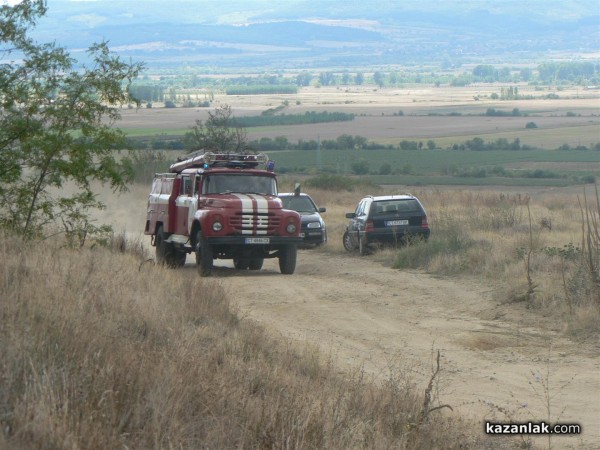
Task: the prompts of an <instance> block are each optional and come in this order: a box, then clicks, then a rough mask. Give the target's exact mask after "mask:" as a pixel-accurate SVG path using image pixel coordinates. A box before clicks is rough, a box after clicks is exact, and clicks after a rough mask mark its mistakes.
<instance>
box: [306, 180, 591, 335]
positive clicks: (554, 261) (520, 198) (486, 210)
mask: <svg viewBox="0 0 600 450" xmlns="http://www.w3.org/2000/svg"><path fill="white" fill-rule="evenodd" d="M411 191H412V193H413V194H414V195H416V196H417V197H418V198H419V199H420V200H421V201H422V202H423V204H424V205H425V208H426V209H427V212H428V215H429V222H430V225H431V227H432V236H431V239H430V240H429V242H428V243H426V244H424V245H414V246H410V247H405V248H400V249H398V250H390V249H385V250H383V251H379V252H376V253H375V254H374V255H373V256H372V258H375V259H377V260H379V261H381V262H382V263H384V264H386V265H395V266H396V267H398V268H413V269H423V270H425V271H427V272H429V273H434V274H438V275H445V276H453V277H457V276H464V277H475V278H477V280H479V281H483V282H485V283H488V284H489V285H490V286H492V287H493V288H494V289H495V296H496V299H497V300H498V301H499V302H503V303H511V302H527V306H528V307H529V308H531V309H534V310H538V311H539V313H540V316H543V317H547V318H550V319H551V322H552V323H553V324H552V325H551V326H552V327H553V328H556V329H562V330H563V331H567V332H568V333H570V334H571V335H572V336H574V337H577V338H583V339H585V338H592V339H594V338H595V337H596V336H597V330H598V329H600V302H599V301H598V299H599V298H600V290H599V287H598V284H597V281H596V282H595V281H594V277H593V276H592V273H591V272H590V270H589V266H590V264H591V263H590V262H589V252H584V251H582V249H583V248H584V245H583V241H582V239H583V238H586V242H587V237H586V236H587V235H588V231H587V230H588V225H586V228H585V230H584V231H585V233H583V232H582V220H583V219H582V210H581V207H580V203H579V201H580V200H581V201H582V202H583V188H581V191H577V192H576V191H574V190H573V189H571V190H554V191H552V192H551V193H538V194H531V195H530V194H526V193H519V192H512V193H510V192H509V193H505V192H500V191H495V190H488V191H484V190H481V191H475V190H468V191H467V190H458V189H445V190H441V189H437V188H420V189H416V190H415V189H411ZM402 192H405V190H402V189H394V190H391V189H381V190H380V191H378V192H371V194H385V193H402ZM309 193H310V194H311V195H312V196H313V198H315V200H316V201H317V203H318V204H319V206H326V207H327V212H326V213H325V215H324V217H325V220H326V222H327V227H328V236H329V243H328V244H327V246H326V247H325V248H324V249H323V250H322V251H332V252H344V249H343V246H342V243H341V242H342V241H341V239H342V234H343V232H344V230H345V227H346V224H347V222H348V220H347V219H345V217H344V213H345V212H351V211H353V210H354V208H355V206H356V204H357V203H358V201H359V200H360V198H361V197H362V196H363V193H360V192H343V193H335V194H332V193H330V192H324V191H323V192H321V191H312V190H311V191H310V192H309ZM364 194H366V193H364ZM587 200H588V207H589V209H590V212H589V213H588V216H589V214H592V216H590V217H592V218H593V217H598V211H596V208H597V202H596V198H595V197H594V190H593V189H591V190H590V189H589V187H588V192H587ZM528 205H529V210H530V212H531V229H530V226H529V214H528V211H527V208H528ZM594 214H595V216H594ZM596 220H597V219H596ZM588 222H590V223H591V227H592V230H591V232H592V233H593V232H594V230H593V227H594V225H593V222H592V221H591V219H589V220H588ZM595 233H596V235H597V234H598V230H597V225H596V230H595ZM596 239H597V238H596ZM588 246H589V245H588ZM596 246H597V244H596ZM529 250H531V254H530V261H529V271H530V276H531V280H532V284H533V285H535V289H534V292H533V295H529V296H528V295H527V291H528V289H529V286H528V280H527V277H526V272H527V265H526V256H527V253H529ZM595 252H596V253H595V258H596V267H598V264H600V262H599V261H598V251H597V250H595ZM596 280H597V278H596Z"/></svg>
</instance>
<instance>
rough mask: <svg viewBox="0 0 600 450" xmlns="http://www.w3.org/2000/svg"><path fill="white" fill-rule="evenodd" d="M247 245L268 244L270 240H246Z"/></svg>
mask: <svg viewBox="0 0 600 450" xmlns="http://www.w3.org/2000/svg"><path fill="white" fill-rule="evenodd" d="M244 242H245V243H246V244H268V243H269V242H270V240H269V238H246V240H245V241H244Z"/></svg>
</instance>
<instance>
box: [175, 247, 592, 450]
mask: <svg viewBox="0 0 600 450" xmlns="http://www.w3.org/2000/svg"><path fill="white" fill-rule="evenodd" d="M191 261H192V258H191V257H190V258H189V259H188V265H187V266H186V268H185V269H184V270H190V271H195V268H194V265H193V264H192V262H191ZM216 264H217V266H218V267H217V269H216V270H215V272H214V277H213V278H214V280H215V281H217V282H219V283H221V284H222V285H223V286H224V287H225V288H226V290H227V291H228V292H229V293H230V295H231V298H233V299H235V303H236V304H237V305H238V306H239V308H240V312H241V314H242V315H247V316H249V317H250V318H252V319H255V320H257V321H259V322H261V323H263V324H264V325H265V326H266V327H267V328H268V329H271V330H273V331H274V332H275V333H280V334H281V335H282V336H284V337H287V338H292V339H294V340H298V341H301V342H302V341H303V342H309V343H313V344H317V345H318V346H319V347H320V348H321V349H322V350H323V352H324V353H325V354H326V355H330V356H331V358H333V360H334V361H336V362H337V364H338V365H339V366H340V367H341V368H344V367H346V368H357V367H364V370H365V371H366V372H367V373H369V374H372V375H374V376H376V377H377V378H379V379H382V378H384V377H388V376H389V373H390V372H389V370H390V368H394V370H396V372H397V373H398V372H406V371H407V370H408V371H409V375H410V377H411V378H413V379H414V380H415V381H416V382H418V383H421V384H422V388H423V389H424V388H425V386H426V384H427V382H428V381H429V378H430V377H431V373H432V365H433V364H434V357H433V355H434V354H435V353H436V352H437V351H438V350H439V351H440V353H441V368H442V371H441V373H440V382H439V385H438V388H439V401H440V402H441V403H445V404H449V405H451V406H452V407H453V409H454V411H455V412H459V413H461V414H462V415H464V416H466V417H471V418H474V419H476V420H478V421H480V422H481V423H482V426H483V418H484V417H487V418H491V417H493V416H495V417H496V418H497V419H498V420H501V421H504V422H507V421H528V420H530V421H541V420H545V421H546V422H556V421H560V422H576V423H580V424H582V425H583V427H584V428H583V429H584V434H583V435H582V436H580V437H571V438H562V439H559V438H556V437H553V438H552V442H553V445H554V446H556V445H558V446H559V447H561V448H564V447H571V446H572V447H573V448H600V358H598V355H599V352H598V347H597V346H596V345H594V344H593V345H588V346H587V347H586V346H581V345H577V344H575V343H573V342H572V341H569V340H567V339H565V338H563V337H561V336H560V335H559V334H558V333H552V332H548V331H542V329H541V328H537V327H536V326H535V323H536V319H535V315H534V314H532V313H529V312H528V311H527V310H525V309H524V308H522V307H521V306H515V305H513V306H507V305H499V304H497V303H495V302H494V301H493V300H492V299H491V292H490V290H489V287H488V288H486V287H485V286H480V285H477V284H476V283H474V282H465V281H462V280H461V281H460V282H457V281H454V280H452V279H440V278H435V277H432V276H429V275H427V274H423V273H419V272H409V271H398V270H395V269H392V268H388V267H384V266H383V265H382V264H381V263H380V262H377V261H375V260H374V259H373V258H371V257H366V258H363V257H359V256H348V255H344V254H335V253H330V252H325V251H320V250H303V251H300V252H299V257H298V265H297V270H296V273H295V274H294V275H291V276H284V275H280V274H279V270H278V267H277V263H276V260H267V261H265V267H264V268H263V270H261V271H258V272H251V271H245V272H240V271H235V270H233V269H232V268H231V265H230V264H229V263H228V262H226V261H217V263H216ZM526 324H529V325H526ZM544 386H548V390H547V392H548V395H550V396H551V401H550V411H549V412H548V406H547V405H548V403H547V401H546V393H545V392H546V391H545V387H544ZM499 408H503V409H504V410H506V411H507V413H506V414H504V413H501V412H500V410H499ZM540 444H542V445H546V444H547V441H546V438H544V440H543V441H540Z"/></svg>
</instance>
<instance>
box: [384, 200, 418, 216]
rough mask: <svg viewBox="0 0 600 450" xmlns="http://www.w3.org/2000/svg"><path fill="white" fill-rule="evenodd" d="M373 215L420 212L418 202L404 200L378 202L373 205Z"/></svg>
mask: <svg viewBox="0 0 600 450" xmlns="http://www.w3.org/2000/svg"><path fill="white" fill-rule="evenodd" d="M374 208H375V209H374V213H375V214H386V213H395V212H400V213H405V212H421V206H420V205H419V202H418V201H417V200H414V199H406V200H395V199H394V200H379V201H377V202H375V203H374Z"/></svg>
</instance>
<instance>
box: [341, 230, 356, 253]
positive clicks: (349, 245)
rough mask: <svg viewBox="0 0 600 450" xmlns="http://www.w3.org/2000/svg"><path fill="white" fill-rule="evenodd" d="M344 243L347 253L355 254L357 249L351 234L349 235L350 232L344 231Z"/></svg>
mask: <svg viewBox="0 0 600 450" xmlns="http://www.w3.org/2000/svg"><path fill="white" fill-rule="evenodd" d="M342 242H343V243H344V248H345V249H346V251H349V252H353V251H354V250H356V247H355V246H354V245H353V244H352V239H351V238H350V233H348V230H346V231H344V236H343V237H342Z"/></svg>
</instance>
